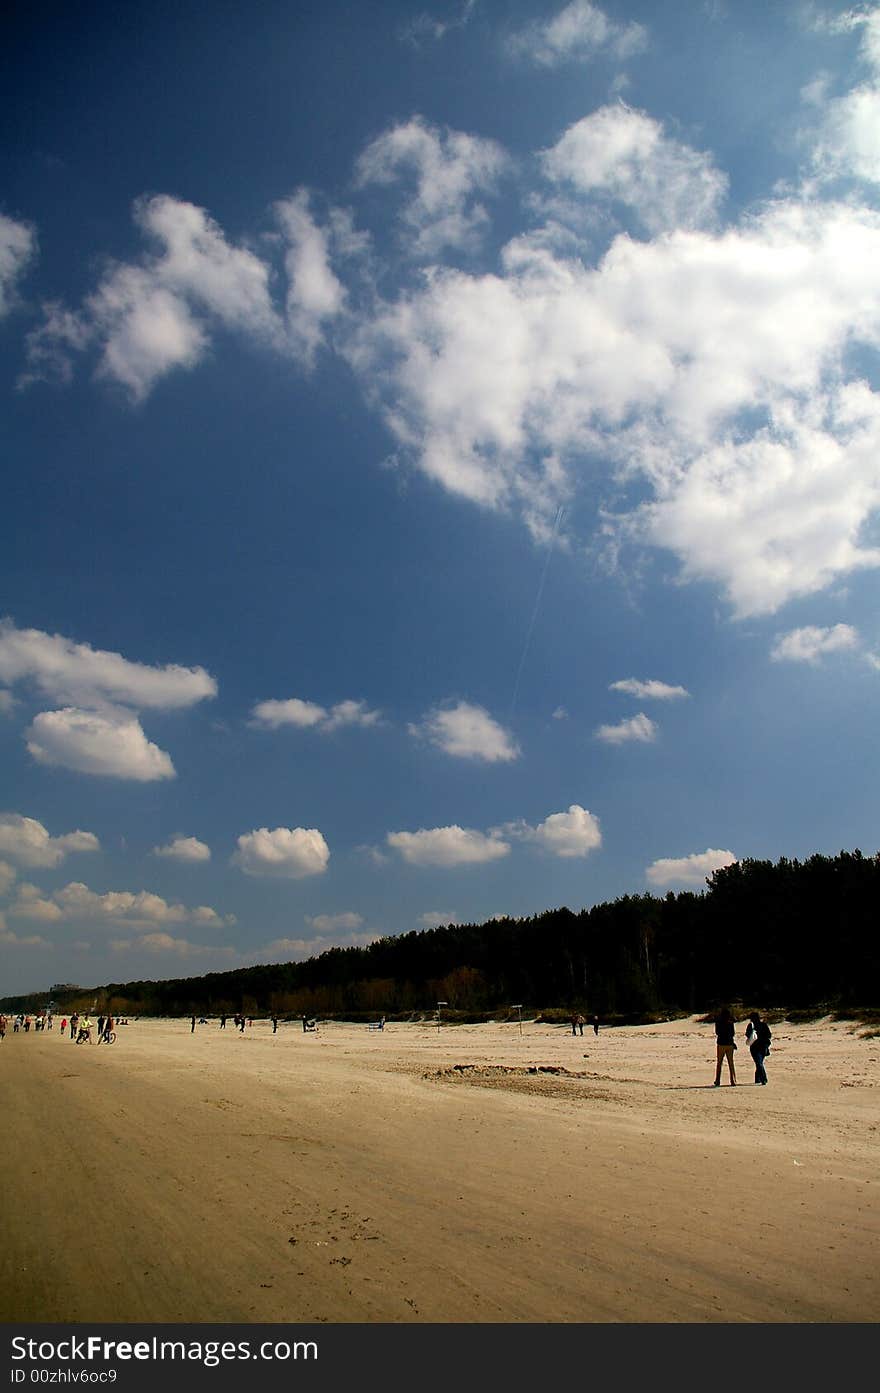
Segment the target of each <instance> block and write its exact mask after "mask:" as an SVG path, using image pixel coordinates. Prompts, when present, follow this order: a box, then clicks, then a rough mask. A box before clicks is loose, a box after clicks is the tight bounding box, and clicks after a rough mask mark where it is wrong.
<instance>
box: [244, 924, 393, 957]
mask: <svg viewBox="0 0 880 1393" xmlns="http://www.w3.org/2000/svg"><path fill="white" fill-rule="evenodd" d="M377 937H378V935H377V934H375V933H373V932H372V931H371V930H364V932H363V933H358V932H356V931H354V930H350V931H348V932H341V931H340V930H338V929H336V930H331V931H330V932H329V933H327V934H316V935H315V937H314V938H276V939H274V940H273V942H272V943H267V944H266V946H265V947H264V948H260V949H259V950H258V951H257V952H256V953H254V954H251V955H250V958H251V960H252V959H253V958H256V959H258V960H259V961H260V962H279V961H281V960H287V959H290V958H297V959H300V960H301V959H303V958H314V957H317V956H318V955H319V954H320V953H325V952H326V951H327V950H328V948H366V947H367V946H368V945H369V944H370V943H375V941H376V938H377Z"/></svg>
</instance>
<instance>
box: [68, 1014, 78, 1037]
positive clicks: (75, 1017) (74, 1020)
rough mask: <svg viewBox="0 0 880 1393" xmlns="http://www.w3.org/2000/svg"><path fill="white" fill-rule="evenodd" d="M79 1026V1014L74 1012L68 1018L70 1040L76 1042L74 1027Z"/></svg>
mask: <svg viewBox="0 0 880 1393" xmlns="http://www.w3.org/2000/svg"><path fill="white" fill-rule="evenodd" d="M78 1025H79V1012H78V1011H74V1013H73V1015H72V1016H71V1017H70V1038H71V1040H76V1027H77V1026H78Z"/></svg>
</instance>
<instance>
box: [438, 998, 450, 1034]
mask: <svg viewBox="0 0 880 1393" xmlns="http://www.w3.org/2000/svg"><path fill="white" fill-rule="evenodd" d="M448 1005H449V1002H448V1001H438V1002H437V1029H438V1030H439V1029H440V1008H441V1006H448Z"/></svg>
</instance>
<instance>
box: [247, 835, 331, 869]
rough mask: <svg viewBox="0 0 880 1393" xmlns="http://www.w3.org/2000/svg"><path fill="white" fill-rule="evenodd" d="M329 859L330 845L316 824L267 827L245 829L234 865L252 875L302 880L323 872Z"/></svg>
mask: <svg viewBox="0 0 880 1393" xmlns="http://www.w3.org/2000/svg"><path fill="white" fill-rule="evenodd" d="M329 860H330V848H329V847H328V845H327V843H326V841H325V840H324V838H323V836H322V835H321V833H320V832H319V831H318V830H317V828H315V827H308V828H307V827H292V828H291V827H276V828H274V829H273V830H272V831H270V830H269V828H268V827H260V828H257V829H256V830H255V831H253V832H246V833H245V834H244V835H243V836H241V837H239V838H238V850H237V851H236V852H235V853H234V855H233V857H232V862H233V865H236V866H238V867H239V869H240V870H242V871H244V873H245V875H252V876H279V877H283V878H285V879H288V880H301V879H303V878H304V877H305V876H310V875H323V873H324V871H326V869H327V864H328V862H329Z"/></svg>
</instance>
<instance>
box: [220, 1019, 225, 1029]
mask: <svg viewBox="0 0 880 1393" xmlns="http://www.w3.org/2000/svg"><path fill="white" fill-rule="evenodd" d="M220 1029H221V1030H225V1029H226V1017H225V1016H221V1017H220Z"/></svg>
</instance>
